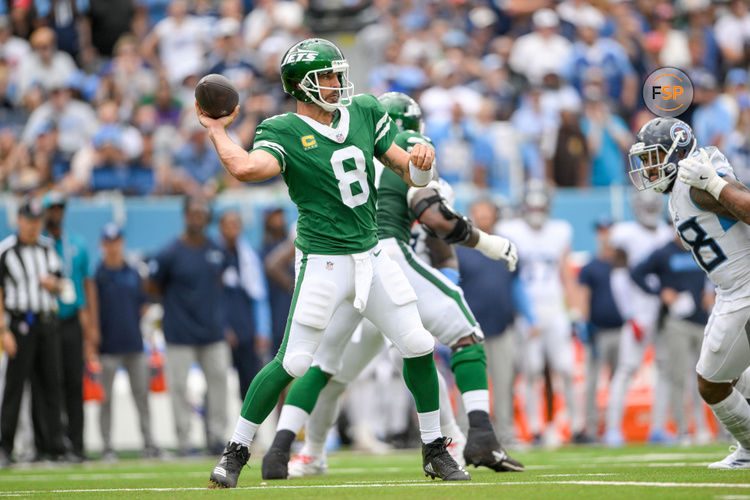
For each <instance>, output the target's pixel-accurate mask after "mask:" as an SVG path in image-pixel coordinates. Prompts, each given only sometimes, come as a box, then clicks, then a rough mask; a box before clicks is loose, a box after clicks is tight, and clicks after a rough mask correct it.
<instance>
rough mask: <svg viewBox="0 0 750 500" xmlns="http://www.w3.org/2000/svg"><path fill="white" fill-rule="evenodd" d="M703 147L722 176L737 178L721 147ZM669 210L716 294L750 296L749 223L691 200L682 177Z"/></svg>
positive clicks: (721, 295) (735, 296)
mask: <svg viewBox="0 0 750 500" xmlns="http://www.w3.org/2000/svg"><path fill="white" fill-rule="evenodd" d="M702 149H705V151H706V153H708V156H709V158H710V159H711V163H712V165H713V166H714V168H715V169H716V172H717V173H718V174H719V175H721V176H722V177H735V175H734V170H733V169H732V167H731V165H730V164H729V162H728V161H727V159H726V157H724V155H723V154H722V153H721V152H720V151H719V150H718V149H716V148H715V147H708V148H702ZM694 154H700V150H698V151H696V152H695V153H694ZM669 213H670V216H671V217H672V222H673V223H674V227H675V229H676V231H677V233H678V234H679V236H680V239H681V240H682V244H683V245H684V246H685V248H686V249H688V250H690V251H691V252H692V253H693V258H694V259H695V261H696V262H697V263H698V265H699V266H700V267H701V269H703V270H704V271H705V272H706V274H707V275H708V277H709V279H710V280H711V281H713V282H714V283H715V284H716V286H717V295H718V296H719V297H721V298H722V299H724V300H727V301H734V300H737V299H740V298H747V297H750V288H748V285H750V226H748V225H747V224H745V223H743V222H740V221H737V220H735V219H729V218H726V217H722V216H720V215H717V214H715V213H713V212H707V211H705V210H702V209H701V208H699V207H698V206H697V205H696V204H695V203H694V202H693V200H692V199H691V197H690V186H689V185H687V184H685V183H683V182H681V181H680V180H679V179H677V180H675V183H674V187H673V188H672V193H671V195H670V197H669Z"/></svg>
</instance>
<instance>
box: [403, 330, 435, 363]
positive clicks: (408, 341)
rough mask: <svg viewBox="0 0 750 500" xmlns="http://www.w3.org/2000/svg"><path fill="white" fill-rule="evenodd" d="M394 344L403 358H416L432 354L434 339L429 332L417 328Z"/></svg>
mask: <svg viewBox="0 0 750 500" xmlns="http://www.w3.org/2000/svg"><path fill="white" fill-rule="evenodd" d="M395 344H396V347H398V350H399V351H400V352H401V355H402V356H403V357H405V358H418V357H420V356H424V355H425V354H429V353H431V352H432V350H433V348H434V347H435V339H433V338H432V335H430V332H428V331H427V330H425V329H424V328H419V329H416V330H412V331H410V332H408V333H406V334H404V335H403V336H402V337H401V338H400V339H399V341H398V342H395Z"/></svg>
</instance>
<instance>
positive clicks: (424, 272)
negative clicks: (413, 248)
mask: <svg viewBox="0 0 750 500" xmlns="http://www.w3.org/2000/svg"><path fill="white" fill-rule="evenodd" d="M398 246H399V247H401V252H402V253H403V254H404V257H405V258H406V262H408V263H409V266H411V268H412V269H414V270H415V271H416V272H418V273H419V274H420V275H421V276H422V277H423V278H425V279H426V280H427V281H429V282H430V283H432V284H433V285H435V286H436V287H437V288H438V289H439V290H440V291H441V292H443V293H444V294H445V295H447V296H448V297H450V298H451V299H453V301H455V302H456V304H458V307H459V308H460V309H461V312H462V313H463V314H464V316H465V317H466V320H467V321H468V322H469V324H471V326H477V321H476V320H475V319H474V315H473V314H471V311H469V307H468V306H467V305H466V303H465V302H464V300H463V297H461V294H460V293H459V292H458V291H457V290H454V289H453V288H451V287H449V286H448V285H446V284H445V283H443V281H442V280H441V279H440V278H438V277H437V276H435V275H434V274H432V273H431V272H430V271H429V270H428V269H425V267H424V266H422V265H421V264H420V263H419V262H417V260H416V259H415V258H414V256H413V255H412V254H411V252H409V249H408V248H407V247H406V245H405V244H404V243H403V242H401V241H399V242H398Z"/></svg>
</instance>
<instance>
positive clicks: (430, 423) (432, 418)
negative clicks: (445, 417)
mask: <svg viewBox="0 0 750 500" xmlns="http://www.w3.org/2000/svg"><path fill="white" fill-rule="evenodd" d="M417 419H418V420H419V433H420V434H421V435H422V442H423V443H424V444H429V443H431V442H433V441H435V440H436V439H439V438H441V437H443V435H442V434H441V433H440V410H435V411H427V412H424V413H417Z"/></svg>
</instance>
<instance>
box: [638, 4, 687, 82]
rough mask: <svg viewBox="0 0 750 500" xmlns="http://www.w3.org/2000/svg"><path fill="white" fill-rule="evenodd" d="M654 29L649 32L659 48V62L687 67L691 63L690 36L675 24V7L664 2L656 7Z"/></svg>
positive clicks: (671, 65)
mask: <svg viewBox="0 0 750 500" xmlns="http://www.w3.org/2000/svg"><path fill="white" fill-rule="evenodd" d="M654 17H655V24H654V29H653V31H651V33H649V34H648V36H649V37H651V39H652V41H653V43H654V48H655V49H656V50H658V54H659V57H658V63H659V64H660V65H661V66H670V67H673V68H687V67H689V65H690V48H689V47H688V37H687V35H686V33H685V31H683V30H679V29H677V28H676V27H675V26H674V18H675V13H674V7H673V6H672V5H671V4H669V3H667V2H662V3H660V4H658V5H656V7H654Z"/></svg>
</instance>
